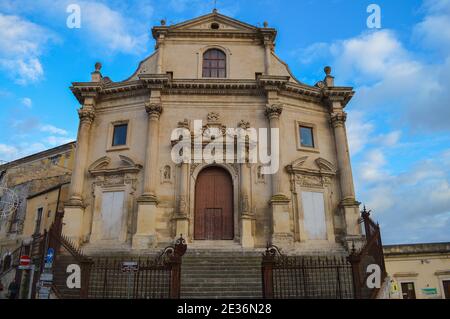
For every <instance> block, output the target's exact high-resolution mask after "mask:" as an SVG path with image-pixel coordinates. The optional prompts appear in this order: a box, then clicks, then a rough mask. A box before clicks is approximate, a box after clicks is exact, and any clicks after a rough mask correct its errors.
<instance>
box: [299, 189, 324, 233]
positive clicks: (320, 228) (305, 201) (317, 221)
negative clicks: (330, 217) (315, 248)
mask: <svg viewBox="0 0 450 319" xmlns="http://www.w3.org/2000/svg"><path fill="white" fill-rule="evenodd" d="M302 205H303V214H304V226H305V231H306V235H307V237H308V239H310V240H326V239H327V226H326V222H325V202H324V197H323V193H318V192H302Z"/></svg>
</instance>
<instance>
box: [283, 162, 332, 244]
mask: <svg viewBox="0 0 450 319" xmlns="http://www.w3.org/2000/svg"><path fill="white" fill-rule="evenodd" d="M286 170H287V172H288V173H289V174H290V181H291V193H292V198H293V212H294V216H293V225H294V235H295V240H296V241H297V242H306V241H308V242H316V243H319V242H331V243H333V242H335V226H334V224H335V221H334V212H333V209H332V207H334V206H333V202H334V197H333V196H334V192H333V189H334V188H333V184H334V182H335V177H336V168H335V166H334V165H333V164H332V163H330V162H329V161H327V160H325V159H323V158H320V157H318V158H315V159H314V158H312V157H308V156H304V157H301V158H299V159H297V160H295V161H294V162H293V163H292V164H290V165H288V166H287V167H286ZM308 197H311V201H312V202H315V203H320V206H322V204H323V207H320V210H321V212H322V214H323V218H324V220H323V223H322V222H320V223H318V221H317V220H313V221H312V222H311V221H310V220H308V216H312V215H311V214H307V210H308V209H310V207H309V205H308V203H307V202H306V200H307V199H308ZM314 218H317V216H314ZM311 225H312V226H311ZM311 227H318V228H321V232H320V234H317V233H315V232H316V231H317V229H311ZM313 233H314V234H313Z"/></svg>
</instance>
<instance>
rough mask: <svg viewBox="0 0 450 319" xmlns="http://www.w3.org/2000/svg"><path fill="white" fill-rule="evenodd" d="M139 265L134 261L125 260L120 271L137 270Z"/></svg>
mask: <svg viewBox="0 0 450 319" xmlns="http://www.w3.org/2000/svg"><path fill="white" fill-rule="evenodd" d="M138 271H139V265H138V263H137V262H135V261H126V262H123V263H122V272H138Z"/></svg>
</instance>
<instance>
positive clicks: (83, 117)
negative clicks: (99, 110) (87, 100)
mask: <svg viewBox="0 0 450 319" xmlns="http://www.w3.org/2000/svg"><path fill="white" fill-rule="evenodd" d="M78 116H79V117H80V121H81V123H86V124H92V122H94V119H95V111H94V109H91V108H84V107H83V108H81V109H79V110H78Z"/></svg>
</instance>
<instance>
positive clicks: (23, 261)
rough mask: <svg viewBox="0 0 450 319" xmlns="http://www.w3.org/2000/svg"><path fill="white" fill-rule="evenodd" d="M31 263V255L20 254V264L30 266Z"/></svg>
mask: <svg viewBox="0 0 450 319" xmlns="http://www.w3.org/2000/svg"><path fill="white" fill-rule="evenodd" d="M30 264H31V258H30V256H27V255H24V256H20V265H21V266H29V265H30Z"/></svg>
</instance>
